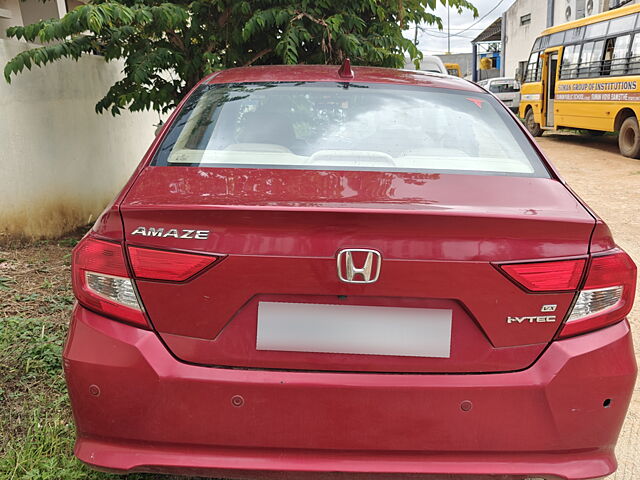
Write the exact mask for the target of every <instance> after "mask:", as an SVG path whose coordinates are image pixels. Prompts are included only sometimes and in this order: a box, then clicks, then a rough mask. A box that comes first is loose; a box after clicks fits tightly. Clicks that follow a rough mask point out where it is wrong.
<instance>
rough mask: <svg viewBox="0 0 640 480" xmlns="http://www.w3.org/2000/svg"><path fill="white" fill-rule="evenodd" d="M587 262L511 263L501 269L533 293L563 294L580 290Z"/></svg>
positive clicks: (583, 260) (578, 260)
mask: <svg viewBox="0 0 640 480" xmlns="http://www.w3.org/2000/svg"><path fill="white" fill-rule="evenodd" d="M585 263H586V260H585V259H584V258H580V259H577V260H560V261H553V262H538V263H511V264H505V265H500V268H501V269H502V271H503V272H504V273H506V274H507V276H508V277H510V278H511V279H512V280H514V281H515V282H516V283H518V284H520V285H521V286H522V287H524V288H525V289H527V290H530V291H532V292H562V291H571V290H575V289H577V288H578V285H579V284H580V279H581V278H582V273H583V271H584V265H585Z"/></svg>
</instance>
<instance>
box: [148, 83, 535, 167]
mask: <svg viewBox="0 0 640 480" xmlns="http://www.w3.org/2000/svg"><path fill="white" fill-rule="evenodd" d="M154 165H158V166H166V165H168V166H200V167H235V168H285V169H313V170H318V169H322V170H381V171H418V172H424V171H427V172H434V171H436V172H451V173H476V174H502V175H517V176H536V177H546V176H548V172H547V171H546V169H545V167H544V165H543V164H542V162H541V161H540V159H539V158H538V156H537V154H536V152H535V150H534V149H533V147H532V146H531V144H530V143H529V141H528V139H527V138H526V137H525V136H524V134H523V133H522V131H521V130H520V129H519V127H518V126H517V125H516V122H515V120H514V119H513V118H512V117H510V116H509V115H508V114H507V113H506V111H505V109H504V107H502V106H501V105H500V104H499V102H498V101H497V100H495V99H494V98H493V97H491V95H488V94H485V93H477V94H476V93H472V92H466V91H457V90H450V89H442V88H425V87H413V86H412V87H405V86H394V85H380V84H356V83H349V84H346V83H329V82H297V83H259V84H258V83H251V84H217V85H215V84H214V85H203V86H201V87H199V89H198V90H197V91H196V92H194V93H193V94H192V95H191V97H190V98H189V99H188V101H187V102H186V103H185V105H184V106H183V108H182V110H181V111H180V112H179V114H178V116H177V118H176V120H175V122H174V123H173V126H172V127H171V129H170V131H169V133H168V134H167V136H166V138H165V139H164V141H163V143H162V145H161V146H160V148H159V150H158V153H157V155H156V157H155V159H154Z"/></svg>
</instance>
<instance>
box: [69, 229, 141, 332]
mask: <svg viewBox="0 0 640 480" xmlns="http://www.w3.org/2000/svg"><path fill="white" fill-rule="evenodd" d="M72 276H73V292H74V294H75V296H76V298H77V299H78V302H80V304H82V305H83V306H85V307H87V308H89V309H91V310H94V311H96V312H99V313H102V314H104V315H107V316H109V317H112V318H114V319H117V320H122V321H125V322H128V323H131V324H133V325H136V326H138V327H144V328H149V324H148V322H147V319H146V317H145V315H144V312H143V311H142V307H141V306H140V302H139V301H138V296H137V292H136V290H135V285H134V284H133V282H132V281H131V279H130V278H129V272H128V271H127V266H126V263H125V258H124V252H123V250H122V245H120V244H119V243H112V242H106V241H103V240H98V239H96V238H93V237H91V236H87V237H85V238H83V239H82V240H81V241H80V243H79V244H78V245H77V246H76V248H75V249H74V250H73V260H72Z"/></svg>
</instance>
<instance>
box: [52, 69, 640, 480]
mask: <svg viewBox="0 0 640 480" xmlns="http://www.w3.org/2000/svg"><path fill="white" fill-rule="evenodd" d="M352 72H353V74H354V78H353V79H349V81H354V82H362V83H384V84H396V85H413V86H424V87H430V88H446V89H457V90H466V91H469V92H473V93H474V94H477V93H478V92H481V90H480V89H479V88H478V87H476V86H475V85H473V84H471V83H468V82H465V81H462V80H460V79H453V78H447V77H441V76H437V75H427V74H423V73H420V72H407V71H396V70H387V69H377V68H366V67H354V68H352ZM274 80H277V81H326V82H344V81H346V80H347V79H345V78H341V77H339V76H338V74H337V68H336V67H313V66H300V67H252V68H245V69H234V70H228V71H224V72H220V73H217V74H214V75H212V76H210V77H208V78H206V79H205V80H203V83H230V84H233V83H241V82H264V81H274ZM183 103H184V102H183ZM179 109H180V106H179V107H178V109H177V110H179ZM175 115H176V114H175V113H174V115H173V116H172V118H170V119H169V121H168V122H167V124H166V126H165V127H164V129H163V132H161V134H160V135H159V137H158V138H157V139H156V141H155V142H154V144H153V145H152V146H151V148H150V149H149V151H148V153H147V155H146V156H145V158H144V159H143V161H142V163H141V165H140V167H139V168H138V169H137V170H136V172H135V173H134V175H133V177H132V179H131V180H130V182H129V183H128V184H127V186H126V187H125V188H124V189H123V191H122V192H121V193H120V194H119V196H118V197H117V198H116V200H115V201H114V203H113V204H112V205H111V206H110V207H109V208H108V209H107V210H106V211H105V214H104V215H103V216H102V217H101V218H100V219H99V220H98V222H97V223H96V226H95V227H94V229H93V231H92V232H91V233H90V235H89V237H87V238H88V240H83V242H86V241H90V239H91V238H100V239H102V240H106V241H110V242H117V244H118V245H120V248H122V255H123V256H126V257H128V262H129V266H128V267H126V268H127V270H126V271H125V272H124V273H123V274H122V275H124V276H127V277H131V278H133V279H134V281H135V287H136V288H137V291H138V293H139V296H140V298H141V299H142V302H143V303H144V307H145V312H146V318H147V322H148V323H149V325H148V328H149V329H143V328H138V327H136V326H132V325H126V324H125V323H122V322H119V321H116V320H117V319H115V320H114V319H113V318H108V317H107V316H105V315H104V313H103V314H100V312H96V311H91V310H89V309H87V308H86V306H83V305H79V306H78V307H77V308H76V309H75V310H74V314H73V321H72V325H71V330H70V335H69V338H68V341H67V344H66V346H65V352H64V361H65V371H66V376H67V382H68V386H69V392H70V396H71V400H72V406H73V410H74V415H75V419H76V424H77V429H78V439H77V444H76V454H77V455H78V457H79V458H80V459H81V460H83V461H85V462H87V463H89V464H90V465H94V466H96V467H98V468H101V469H109V470H114V471H154V472H158V471H160V472H177V473H189V474H211V475H218V476H230V477H273V476H277V475H279V473H278V472H287V473H291V474H296V475H299V474H306V475H308V476H313V475H314V474H316V473H317V474H321V473H322V472H343V473H348V474H350V475H355V474H373V473H375V474H393V475H394V476H398V475H409V474H420V475H421V476H425V477H428V476H429V475H436V476H437V475H442V474H453V475H462V476H465V475H504V476H507V478H524V477H549V478H565V479H568V480H574V479H575V480H578V479H587V478H594V477H599V476H603V475H607V474H609V473H611V472H613V471H614V470H615V466H616V464H615V456H614V450H613V449H614V446H615V442H616V439H617V436H618V433H619V431H620V428H621V425H622V421H623V419H624V415H625V413H626V409H627V406H628V403H629V401H630V397H631V393H632V391H633V385H634V382H635V377H636V364H635V358H634V355H633V347H632V344H631V338H630V333H629V329H628V325H627V323H626V321H625V320H624V317H625V315H626V313H628V311H629V310H630V308H631V305H630V303H629V302H630V301H631V300H632V294H630V295H631V296H630V297H629V296H628V295H627V297H625V301H626V302H627V304H626V305H624V308H623V307H622V306H620V307H618V308H616V309H614V311H612V312H611V313H608V317H607V321H606V322H605V323H603V324H602V325H599V327H600V326H604V327H605V328H600V329H599V330H596V331H592V332H589V333H585V334H582V335H578V336H575V337H572V338H566V339H562V340H555V341H554V338H556V337H557V336H558V335H559V334H560V332H561V330H562V329H563V325H562V323H563V320H564V319H566V317H567V316H568V314H569V312H570V311H571V309H572V308H573V305H574V303H575V302H577V301H578V291H579V289H580V288H577V289H576V288H573V287H572V289H570V290H568V291H567V290H566V289H563V291H544V292H530V291H528V290H527V289H526V288H523V286H522V285H519V284H518V282H516V281H515V280H514V279H512V278H508V275H506V274H505V273H503V272H502V271H501V269H500V268H499V266H500V265H504V264H519V263H527V262H541V261H559V260H568V259H574V260H579V264H580V265H581V266H582V264H583V263H584V264H585V267H584V273H583V275H582V279H581V281H580V286H582V285H584V284H585V281H586V277H587V276H589V275H591V273H590V270H589V268H590V267H589V265H590V264H591V261H592V260H591V258H592V255H593V254H594V253H597V252H604V253H605V254H610V253H611V252H613V251H614V250H613V248H614V247H615V244H614V243H613V240H612V238H611V235H610V232H609V231H608V229H607V228H606V226H605V225H604V224H603V223H602V221H601V220H599V219H598V218H597V216H595V214H593V212H591V211H589V210H588V208H586V207H585V206H584V205H583V203H582V202H581V201H580V200H579V199H578V198H577V197H576V196H575V194H573V193H572V192H571V191H570V190H569V189H568V188H567V186H566V185H564V184H563V182H562V181H561V180H560V179H559V177H558V175H557V173H555V172H554V170H553V167H551V166H550V165H547V166H548V169H549V171H550V172H551V177H552V178H520V177H508V176H482V177H481V178H479V177H478V176H477V175H460V174H456V175H453V174H440V173H402V172H380V171H364V172H355V171H331V170H288V169H278V170H272V169H251V168H215V169H213V168H200V167H182V166H172V167H155V166H151V165H150V163H151V160H152V159H153V157H154V155H155V152H156V150H157V148H158V146H159V145H160V143H161V142H162V140H163V138H164V136H165V135H166V132H167V130H168V128H170V126H171V123H172V122H173V121H174V120H175ZM534 148H535V147H534ZM538 153H539V151H538ZM539 154H540V156H541V158H542V159H543V161H544V162H545V164H546V160H544V158H543V157H542V154H541V153H539ZM140 226H146V227H147V228H154V229H156V230H157V229H163V231H164V232H166V231H168V230H170V229H177V230H179V231H183V230H194V231H196V230H197V231H207V232H208V233H207V236H206V239H196V238H184V239H176V238H175V237H161V236H141V235H133V232H134V231H135V230H136V229H137V228H138V227H140ZM140 247H142V249H140ZM343 248H368V249H373V250H376V251H379V252H381V253H382V255H383V267H382V268H383V270H382V274H381V276H380V280H379V281H378V282H376V283H374V284H370V285H356V284H345V283H341V282H340V281H338V279H337V277H336V253H337V251H338V250H340V249H343ZM131 249H137V250H131ZM168 251H172V252H178V253H179V254H180V255H175V254H174V256H173V257H170V256H166V261H167V262H169V263H171V261H172V260H171V258H173V259H183V260H184V262H182V263H185V264H188V265H200V263H201V264H202V265H207V266H206V267H203V269H202V270H200V271H199V272H198V273H195V274H193V272H194V271H196V270H193V271H192V270H188V271H187V272H188V274H187V273H184V272H182V273H184V275H183V276H180V274H175V276H171V275H173V274H171V275H170V276H168V277H166V278H168V279H173V280H158V278H163V277H162V276H159V277H158V276H154V275H167V273H166V272H165V271H164V270H163V269H158V268H156V269H155V270H153V269H151V270H149V269H145V267H144V263H143V262H144V259H145V258H146V259H149V258H157V259H158V260H157V261H158V262H160V261H161V259H162V258H163V252H168ZM154 252H157V253H154ZM184 254H191V255H194V257H193V258H189V255H186V256H185V255H184ZM200 256H202V257H205V256H206V257H207V259H204V260H202V262H199V261H198V257H200ZM138 258H140V259H141V260H140V262H142V263H140V266H136V261H137V260H136V259H138ZM132 261H133V263H134V265H133V268H132V267H131V262H132ZM176 261H177V260H176ZM631 266H632V264H631ZM631 266H630V267H628V268H632V267H631ZM168 268H169V269H171V268H172V267H168ZM185 268H186V267H185ZM194 268H195V267H194ZM581 268H582V267H581ZM165 270H166V269H165ZM506 270H508V269H505V271H506ZM154 272H155V273H154ZM157 272H160V273H157ZM163 272H164V273H163ZM135 274H138V275H139V276H138V277H137V278H136V277H135ZM629 276H633V278H634V279H635V270H633V271H630V273H629ZM187 277H188V278H187ZM150 278H153V280H151V279H150ZM625 278H626V277H625ZM185 279H186V280H185ZM625 281H626V282H627V283H626V284H625V285H626V286H627V287H626V288H627V290H628V287H629V285H630V283H629V282H630V280H628V279H627V280H625ZM634 281H635V280H634ZM614 283H615V282H614ZM607 285H609V284H607ZM630 298H631V300H630ZM261 301H270V302H274V301H275V302H299V303H313V304H322V303H327V304H344V305H367V306H393V307H410V308H440V309H442V308H444V309H450V310H452V313H453V320H452V325H453V327H452V341H451V356H450V358H446V359H442V358H425V357H399V356H398V357H396V356H382V355H353V354H327V353H322V354H319V353H311V352H282V351H265V350H257V349H256V345H255V335H256V318H257V314H256V312H257V308H258V303H259V302H261ZM547 305H555V306H556V307H555V310H554V313H553V314H542V313H540V312H541V308H544V307H545V306H547ZM89 307H90V308H93V307H91V306H89ZM94 310H95V309H94ZM541 315H544V317H541ZM510 317H511V318H512V317H518V318H533V319H539V318H545V319H547V318H554V320H553V321H548V322H547V321H546V320H545V321H544V322H542V321H538V320H534V321H525V322H522V323H519V322H518V321H516V322H514V323H508V320H507V319H508V318H510ZM124 321H125V322H126V319H124ZM582 331H586V330H584V329H582V330H580V332H582ZM576 333H578V332H576ZM226 367H231V368H226ZM462 374H466V375H462ZM469 374H472V375H469Z"/></svg>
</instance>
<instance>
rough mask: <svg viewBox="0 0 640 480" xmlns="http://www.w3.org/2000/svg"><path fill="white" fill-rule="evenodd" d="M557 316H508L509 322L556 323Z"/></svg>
mask: <svg viewBox="0 0 640 480" xmlns="http://www.w3.org/2000/svg"><path fill="white" fill-rule="evenodd" d="M555 321H556V316H555V315H551V316H546V317H507V323H555Z"/></svg>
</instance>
